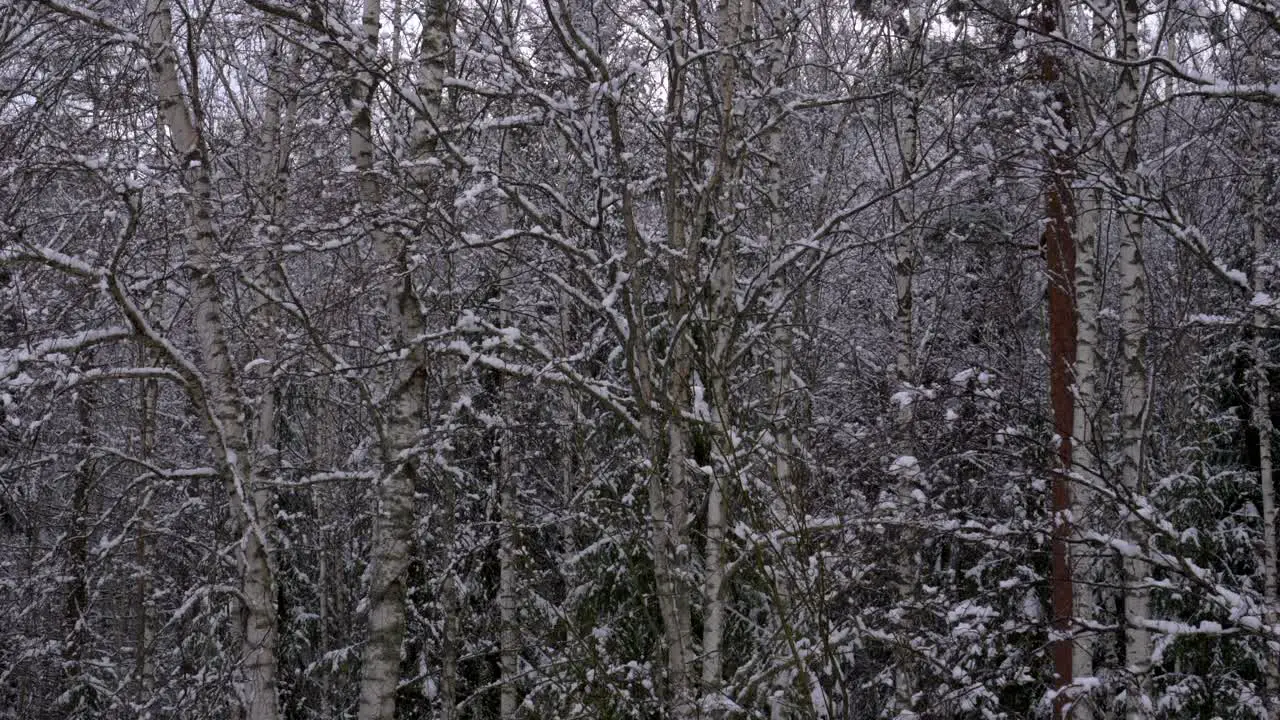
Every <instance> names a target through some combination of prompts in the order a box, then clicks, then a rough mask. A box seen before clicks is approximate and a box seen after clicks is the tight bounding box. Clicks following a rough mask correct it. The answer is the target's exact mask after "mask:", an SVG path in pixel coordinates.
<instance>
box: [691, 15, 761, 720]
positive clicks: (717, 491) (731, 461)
mask: <svg viewBox="0 0 1280 720" xmlns="http://www.w3.org/2000/svg"><path fill="white" fill-rule="evenodd" d="M754 9H755V3H754V0H720V3H719V7H718V12H717V23H718V25H719V37H718V43H719V51H720V96H721V103H722V107H721V113H720V138H719V148H718V151H717V155H718V157H717V159H716V165H715V170H714V177H713V180H712V182H711V183H709V186H710V187H709V189H708V192H710V193H714V196H713V197H707V198H704V199H703V200H702V204H703V205H705V206H706V207H707V208H708V212H711V213H713V214H714V216H715V217H720V218H725V219H727V218H728V217H731V216H732V214H733V213H732V211H731V210H729V209H728V208H731V207H734V206H735V205H736V203H735V198H736V197H737V196H738V194H739V184H740V182H741V178H740V177H739V162H738V148H737V146H738V143H739V132H738V128H737V99H736V97H735V95H736V94H737V87H738V75H739V68H738V61H737V53H738V52H739V48H738V45H739V42H740V41H743V40H748V39H750V38H749V37H748V34H749V32H750V28H751V25H752V17H753V14H754ZM714 234H715V237H714V238H706V239H707V240H714V241H715V243H714V248H715V250H714V254H713V256H712V258H711V261H712V263H714V266H713V268H712V271H711V287H710V288H709V289H710V299H709V302H710V307H709V308H708V310H707V313H706V315H707V332H706V333H705V336H706V337H707V338H708V339H709V340H710V343H711V353H710V357H709V358H708V362H707V363H706V367H707V374H708V377H707V378H705V380H706V383H707V385H708V390H709V394H710V400H711V408H710V410H711V418H710V420H711V428H710V430H711V432H712V433H713V437H714V439H713V443H712V446H713V448H715V450H714V452H715V454H716V455H717V457H714V458H712V472H711V477H710V478H708V480H709V483H710V487H709V488H708V492H707V514H706V548H705V552H704V560H703V564H704V568H705V572H706V576H705V580H704V588H703V593H704V596H705V598H706V607H705V612H704V616H703V628H702V658H703V659H702V707H703V714H704V715H705V716H706V717H708V718H711V719H712V720H715V719H716V718H720V717H723V716H724V714H725V712H726V709H727V708H728V707H729V705H728V702H727V698H725V697H724V677H723V673H724V658H723V644H724V629H725V616H726V607H725V582H726V580H727V577H726V569H725V559H724V543H725V527H726V525H727V523H728V507H727V505H726V503H725V487H726V484H727V483H728V482H729V480H730V478H731V477H733V476H735V475H736V474H737V472H738V469H737V467H736V465H737V461H736V459H735V450H734V445H733V436H734V433H733V429H732V418H733V413H732V410H731V407H730V403H731V402H732V401H731V400H730V398H729V378H728V373H729V371H730V370H729V367H728V366H729V362H730V356H731V354H732V347H731V346H732V343H733V334H732V333H733V324H734V315H735V302H734V293H735V278H736V276H737V263H736V254H737V252H738V250H737V239H736V238H735V237H734V235H733V233H732V232H730V231H726V230H725V229H724V225H723V224H720V227H717V228H716V229H715V230H714ZM690 252H696V251H694V250H692V249H690Z"/></svg>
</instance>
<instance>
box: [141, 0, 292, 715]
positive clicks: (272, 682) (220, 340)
mask: <svg viewBox="0 0 1280 720" xmlns="http://www.w3.org/2000/svg"><path fill="white" fill-rule="evenodd" d="M172 22H173V21H172V16H171V14H170V9H169V3H168V0H148V2H147V23H148V40H149V49H150V54H151V57H150V71H151V78H152V82H153V83H154V84H155V87H156V93H157V96H158V100H159V105H160V115H161V120H162V122H163V123H164V125H165V127H167V128H168V130H169V137H170V141H171V143H172V145H173V149H174V152H175V158H176V159H177V161H178V162H179V163H180V165H181V167H182V177H183V183H184V185H185V186H186V190H187V209H188V214H189V218H188V220H189V223H190V230H189V231H188V238H189V242H188V247H187V251H188V258H189V260H188V266H189V267H190V272H191V288H190V293H191V298H192V302H193V304H194V306H195V314H196V318H195V328H196V335H197V337H198V339H199V342H200V349H201V355H202V359H203V363H204V368H203V369H204V373H205V375H204V382H205V388H204V390H203V392H202V393H200V394H201V395H202V396H203V400H204V402H205V404H206V405H207V408H208V412H207V420H208V424H209V438H210V444H211V446H212V449H213V455H214V458H215V461H216V462H217V464H218V465H219V469H220V471H221V473H222V474H223V476H224V478H225V483H226V486H227V494H228V496H229V499H230V502H231V506H232V508H231V511H232V517H233V518H234V519H235V525H236V529H237V531H239V532H240V533H241V555H240V558H239V566H240V572H241V614H242V623H243V630H242V632H241V642H242V643H243V645H242V648H241V651H242V656H243V657H242V661H241V678H240V679H239V681H238V682H237V686H238V687H237V694H238V695H239V702H240V706H241V708H242V710H243V712H244V714H245V717H246V718H247V720H275V719H276V718H277V717H279V715H280V710H279V695H278V689H277V681H276V674H277V665H278V658H277V653H276V648H277V645H278V639H279V638H278V632H279V629H278V620H277V617H276V587H275V578H274V573H273V569H272V567H271V546H270V536H271V525H272V513H271V512H270V509H269V507H268V505H267V503H268V502H269V498H268V497H267V495H266V493H265V492H259V491H257V490H256V489H255V488H254V487H253V485H252V483H253V478H254V473H253V470H252V467H251V464H250V459H251V456H250V452H249V440H248V434H247V430H246V426H245V415H246V413H245V408H244V407H243V404H242V401H241V396H240V393H239V390H238V385H237V382H236V378H235V372H234V369H233V364H232V358H231V353H230V350H229V349H228V347H227V340H226V332H225V330H224V328H223V321H222V311H223V307H222V297H221V293H220V291H219V288H218V283H217V279H216V277H215V275H214V269H213V263H212V258H213V256H214V254H215V253H216V252H217V247H218V243H217V235H216V231H215V229H214V226H213V219H212V213H213V191H212V183H211V180H210V177H209V154H208V150H207V148H206V147H205V144H204V141H203V139H202V137H201V135H200V129H199V128H197V127H196V126H195V124H194V123H193V121H192V117H193V115H192V112H191V108H190V107H189V106H188V103H187V100H186V96H185V94H184V92H183V88H182V83H181V81H180V80H179V77H178V70H177V56H176V55H175V52H174V48H173V29H172Z"/></svg>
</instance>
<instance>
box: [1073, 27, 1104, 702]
mask: <svg viewBox="0 0 1280 720" xmlns="http://www.w3.org/2000/svg"><path fill="white" fill-rule="evenodd" d="M1104 7H1105V6H1104ZM1090 19H1091V24H1090V30H1091V38H1090V42H1091V45H1092V48H1093V50H1094V52H1095V53H1097V54H1099V55H1101V54H1103V53H1104V52H1105V42H1106V35H1105V33H1106V28H1107V16H1106V11H1105V9H1093V8H1091V9H1090ZM1104 212H1105V207H1104V205H1103V196H1102V191H1101V189H1099V188H1096V187H1091V188H1085V189H1083V190H1082V191H1081V192H1080V193H1079V212H1078V213H1077V215H1076V238H1075V249H1076V266H1075V293H1076V362H1075V368H1074V378H1075V387H1074V391H1075V397H1074V401H1075V411H1074V413H1073V415H1072V430H1071V446H1072V454H1073V458H1072V469H1073V473H1074V476H1075V478H1076V480H1077V482H1075V483H1074V484H1073V486H1072V489H1071V519H1072V522H1073V523H1074V528H1073V529H1074V533H1075V535H1076V536H1077V537H1080V535H1081V534H1082V533H1083V532H1085V531H1087V530H1088V529H1089V526H1090V523H1091V522H1092V520H1093V518H1094V514H1095V508H1094V507H1093V505H1094V493H1093V486H1094V484H1095V483H1097V482H1098V481H1099V480H1100V477H1101V476H1100V474H1099V472H1100V467H1101V466H1100V463H1101V460H1100V458H1099V457H1098V456H1097V454H1096V453H1095V450H1096V442H1097V439H1096V437H1095V432H1094V423H1095V422H1098V421H1100V419H1099V418H1098V397H1097V395H1098V393H1097V385H1098V376H1099V373H1100V367H1099V362H1098V344H1099V323H1098V318H1099V312H1100V310H1101V298H1100V297H1099V278H1098V249H1099V247H1100V243H1101V239H1102V238H1101V230H1102V219H1103V213H1104ZM1098 560H1099V558H1098V553H1097V552H1096V551H1093V550H1090V549H1089V546H1088V545H1086V544H1084V543H1081V542H1077V543H1076V544H1075V547H1073V548H1072V551H1071V578H1072V615H1073V619H1074V622H1073V627H1074V633H1073V638H1072V639H1073V643H1074V647H1073V651H1072V656H1071V675H1072V680H1073V682H1075V683H1077V684H1078V683H1080V682H1081V680H1082V679H1084V678H1088V677H1093V674H1094V670H1093V645H1094V638H1093V635H1092V630H1090V629H1089V625H1090V623H1092V622H1093V621H1094V620H1095V618H1096V616H1097V602H1096V600H1095V598H1094V593H1095V588H1096V586H1097V584H1098V576H1099V573H1100V571H1101V568H1100V567H1099V565H1098ZM1071 701H1072V705H1071V716H1072V717H1073V718H1075V720H1092V719H1093V716H1094V709H1093V702H1092V700H1091V699H1090V698H1088V697H1086V696H1083V695H1081V694H1079V693H1077V694H1075V695H1073V696H1072V698H1071Z"/></svg>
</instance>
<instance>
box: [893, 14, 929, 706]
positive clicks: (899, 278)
mask: <svg viewBox="0 0 1280 720" xmlns="http://www.w3.org/2000/svg"><path fill="white" fill-rule="evenodd" d="M923 15H924V7H923V1H922V0H911V2H910V4H909V6H908V12H907V22H908V27H909V36H908V42H907V45H906V47H905V50H906V52H907V53H908V55H909V61H908V62H907V64H906V72H907V73H908V77H907V80H906V87H907V97H906V98H905V101H906V111H905V113H904V114H903V117H902V118H901V120H900V121H899V123H898V128H897V132H898V144H899V147H900V149H901V161H902V174H901V176H900V178H899V186H900V187H904V186H906V185H907V184H909V183H911V182H913V180H914V175H915V172H916V171H917V170H918V169H919V165H920V117H919V113H920V102H921V98H920V93H921V92H922V85H921V79H920V77H919V73H920V72H921V67H920V59H921V54H922V53H923V52H924V41H925V27H924V19H923ZM893 203H894V212H895V214H896V215H897V219H898V221H899V223H900V229H899V232H898V237H897V239H896V240H895V242H894V249H893V257H892V261H893V278H894V321H895V322H894V324H895V334H894V345H895V350H896V352H895V355H894V364H893V377H892V382H891V383H890V387H891V390H892V391H893V392H894V393H895V394H896V393H899V392H905V391H906V387H907V386H908V384H910V382H911V381H912V380H913V378H914V374H915V362H914V355H915V351H914V348H915V327H914V315H915V310H914V289H913V285H914V282H915V264H916V234H917V231H916V229H915V228H914V227H913V225H914V224H915V223H916V222H917V221H918V219H919V218H918V216H917V213H918V208H917V202H916V192H915V190H914V189H910V188H906V189H903V190H901V191H900V193H899V194H898V195H897V196H895V197H894V201H893ZM896 402H897V407H896V408H894V411H895V413H896V415H895V423H894V431H895V435H896V437H895V443H896V444H897V446H898V448H897V449H898V450H899V451H905V452H906V453H907V454H910V450H911V447H910V444H911V443H910V440H909V437H910V434H911V425H912V418H913V410H912V403H911V402H910V400H909V398H899V399H897V400H896ZM895 482H896V483H897V486H896V487H895V488H894V493H895V495H896V496H897V501H898V512H899V513H906V511H907V509H908V508H909V507H910V506H911V504H912V503H913V499H912V497H911V490H912V479H911V476H910V473H902V474H900V475H899V477H898V478H897V480H896V481H895ZM902 527H903V532H902V535H901V539H900V547H899V548H898V553H899V557H898V578H899V579H898V584H897V588H896V589H897V594H898V600H899V602H901V603H904V604H905V603H909V602H910V598H911V594H912V592H913V591H914V589H915V588H914V584H915V583H914V580H915V576H916V573H917V568H916V564H917V563H918V560H917V559H916V557H915V555H914V546H915V538H914V534H913V533H911V532H910V531H909V530H908V528H907V526H906V525H905V524H904V525H903V526H902ZM895 654H896V658H895V663H894V670H893V686H894V688H893V698H894V699H893V703H894V706H893V707H894V710H896V711H897V713H898V715H897V717H899V718H902V719H903V720H906V719H908V718H914V717H916V713H915V710H914V705H915V695H916V692H917V687H918V683H919V680H918V678H917V677H916V673H915V672H914V670H913V666H914V663H915V658H913V657H912V656H911V653H910V652H909V651H908V650H907V649H906V648H900V649H899V651H898V652H897V653H895Z"/></svg>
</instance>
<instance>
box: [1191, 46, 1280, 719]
mask: <svg viewBox="0 0 1280 720" xmlns="http://www.w3.org/2000/svg"><path fill="white" fill-rule="evenodd" d="M1171 42H1172V41H1171ZM1261 54H1262V50H1261V49H1259V50H1257V51H1254V52H1251V53H1250V56H1249V65H1250V68H1249V69H1250V71H1251V73H1252V75H1253V77H1252V78H1250V80H1251V81H1255V82H1256V81H1257V80H1258V79H1260V78H1262V77H1263V76H1264V74H1265V71H1264V69H1263V67H1262V62H1261ZM1249 130H1250V132H1249V135H1250V137H1249V140H1250V145H1251V147H1250V151H1251V153H1252V154H1253V160H1254V162H1255V164H1256V167H1255V170H1254V177H1253V181H1252V182H1251V184H1250V188H1249V226H1250V227H1249V229H1250V234H1251V238H1250V239H1251V240H1252V242H1253V291H1254V297H1267V296H1269V290H1270V286H1269V285H1268V279H1269V278H1270V276H1271V274H1272V273H1273V272H1274V269H1275V260H1274V257H1273V252H1272V249H1271V244H1272V243H1271V242H1270V238H1269V237H1268V232H1267V226H1266V213H1267V198H1266V194H1267V189H1266V185H1267V181H1266V179H1265V177H1264V172H1265V158H1266V156H1265V153H1266V141H1267V135H1266V124H1265V123H1264V120H1263V116H1262V115H1261V114H1259V115H1256V116H1255V117H1254V119H1253V123H1252V125H1251V126H1250V128H1249ZM1269 324H1270V323H1269V322H1268V318H1267V315H1266V313H1264V312H1262V311H1261V310H1255V311H1254V313H1253V347H1252V351H1253V426H1254V429H1255V430H1257V431H1258V483H1259V485H1260V487H1261V491H1262V553H1261V555H1262V598H1263V602H1264V603H1265V614H1264V620H1265V621H1266V623H1267V625H1268V626H1269V627H1275V626H1276V624H1277V622H1280V578H1277V572H1278V571H1280V569H1278V567H1277V562H1278V561H1280V558H1277V554H1278V552H1280V550H1278V549H1277V547H1276V517H1277V515H1276V489H1275V470H1274V459H1273V457H1272V453H1271V440H1272V437H1273V435H1274V432H1275V428H1274V426H1273V424H1272V422H1271V382H1270V377H1269V374H1268V371H1267V368H1268V366H1269V365H1270V358H1269V357H1268V353H1267V350H1266V347H1265V346H1264V345H1263V342H1262V341H1263V338H1264V337H1265V336H1266V333H1267V328H1268V325H1269ZM1263 672H1264V673H1265V677H1266V681H1265V682H1266V704H1267V709H1268V710H1269V711H1270V712H1271V713H1272V715H1273V716H1280V658H1278V657H1277V656H1276V654H1275V653H1274V652H1272V653H1269V654H1268V656H1267V660H1266V665H1265V667H1264V668H1263Z"/></svg>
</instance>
